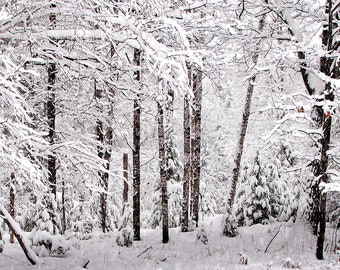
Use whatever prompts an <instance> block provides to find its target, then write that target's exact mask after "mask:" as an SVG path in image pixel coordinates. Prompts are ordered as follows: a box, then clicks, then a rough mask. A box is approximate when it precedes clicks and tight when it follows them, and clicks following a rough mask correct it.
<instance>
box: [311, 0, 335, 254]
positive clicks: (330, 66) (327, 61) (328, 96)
mask: <svg viewBox="0 0 340 270" xmlns="http://www.w3.org/2000/svg"><path fill="white" fill-rule="evenodd" d="M325 13H326V14H327V15H328V21H327V23H326V24H325V25H324V29H323V36H322V44H323V45H324V46H325V48H327V52H326V55H325V56H324V57H322V58H321V64H320V71H321V72H323V73H324V74H325V75H327V76H329V77H331V78H334V79H339V78H340V68H339V63H338V59H337V56H335V55H334V54H335V53H336V52H337V51H338V49H339V47H340V42H338V41H334V40H333V37H334V36H335V35H336V33H334V31H337V32H338V33H339V29H338V27H339V25H338V21H339V19H340V18H339V17H340V15H339V9H333V1H332V0H327V1H326V11H325ZM338 33H337V34H338ZM332 87H333V86H332V85H331V84H330V83H326V86H325V91H324V102H327V101H331V102H332V101H334V97H335V95H334V89H333V88H332ZM324 108H325V107H324V106H322V110H323V111H322V122H323V126H322V128H323V136H322V139H321V155H320V171H321V174H322V177H321V183H328V175H327V168H328V154H327V151H328V150H329V145H330V142H331V127H332V115H331V110H329V111H325V109H324ZM320 193H321V197H320V209H319V212H320V214H319V217H320V224H319V230H318V235H317V237H318V238H317V245H316V257H317V259H319V260H323V250H324V241H325V232H326V203H327V193H322V191H321V190H320Z"/></svg>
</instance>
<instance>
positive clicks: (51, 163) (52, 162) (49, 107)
mask: <svg viewBox="0 0 340 270" xmlns="http://www.w3.org/2000/svg"><path fill="white" fill-rule="evenodd" d="M51 7H52V8H55V7H56V5H55V4H52V5H51ZM49 20H50V25H49V30H50V29H54V28H55V25H56V14H55V13H51V14H50V17H49ZM50 43H52V41H51V42H50ZM47 73H48V86H47V92H48V97H47V102H46V114H47V125H48V141H49V144H50V145H51V146H53V144H54V139H55V120H56V110H55V84H56V74H57V67H56V63H55V62H54V60H53V59H49V63H48V67H47ZM56 163H57V158H56V155H55V153H54V151H53V150H52V151H51V154H49V155H48V168H47V169H48V172H49V175H48V177H49V185H50V191H51V192H52V194H54V197H55V198H56V195H57V168H56Z"/></svg>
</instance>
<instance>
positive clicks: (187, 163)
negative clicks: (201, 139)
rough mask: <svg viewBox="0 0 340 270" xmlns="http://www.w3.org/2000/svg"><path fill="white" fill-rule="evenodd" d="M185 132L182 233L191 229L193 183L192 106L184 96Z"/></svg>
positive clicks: (189, 69)
mask: <svg viewBox="0 0 340 270" xmlns="http://www.w3.org/2000/svg"><path fill="white" fill-rule="evenodd" d="M188 76H189V82H190V83H191V81H192V80H191V67H190V66H189V65H188ZM183 130H184V138H183V141H184V147H183V148H184V149H183V150H184V151H183V152H184V173H183V201H182V224H181V230H182V232H187V231H188V227H189V202H190V201H189V199H190V182H191V180H190V179H191V147H190V142H191V141H190V137H191V131H190V130H191V124H190V104H189V95H188V94H187V95H185V96H184V110H183Z"/></svg>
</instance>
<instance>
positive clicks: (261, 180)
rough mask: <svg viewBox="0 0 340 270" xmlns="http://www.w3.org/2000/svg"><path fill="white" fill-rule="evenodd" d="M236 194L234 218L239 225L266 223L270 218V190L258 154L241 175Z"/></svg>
mask: <svg viewBox="0 0 340 270" xmlns="http://www.w3.org/2000/svg"><path fill="white" fill-rule="evenodd" d="M241 179H242V181H241V186H240V189H239V191H238V194H237V202H236V218H237V222H238V225H239V226H243V225H247V226H250V225H253V224H266V223H268V222H269V218H270V211H271V205H270V191H269V188H268V183H267V177H266V175H265V173H264V167H263V164H262V161H261V160H260V156H259V154H257V155H256V157H255V159H254V164H253V165H252V166H251V165H248V166H247V167H246V168H245V170H244V172H243V173H242V176H241Z"/></svg>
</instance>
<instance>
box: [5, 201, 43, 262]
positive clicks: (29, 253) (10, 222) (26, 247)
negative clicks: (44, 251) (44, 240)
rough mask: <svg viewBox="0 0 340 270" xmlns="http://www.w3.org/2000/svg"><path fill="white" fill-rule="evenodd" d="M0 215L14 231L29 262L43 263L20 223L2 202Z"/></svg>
mask: <svg viewBox="0 0 340 270" xmlns="http://www.w3.org/2000/svg"><path fill="white" fill-rule="evenodd" d="M0 216H1V218H2V219H3V220H4V221H5V223H6V224H7V226H8V227H9V228H10V229H11V230H12V231H13V233H14V235H15V237H16V238H17V239H18V242H19V244H20V246H21V248H22V250H23V251H24V253H25V255H26V257H27V259H28V260H29V262H30V263H31V264H33V265H36V264H40V263H41V261H40V259H39V258H38V256H37V255H36V254H35V253H34V251H33V250H32V249H31V245H30V243H29V241H28V240H27V239H26V237H25V236H24V234H23V232H22V230H21V229H20V226H19V224H18V223H16V222H15V221H14V219H13V218H12V217H11V215H10V214H9V213H8V211H7V210H6V209H5V207H4V206H3V205H2V204H0Z"/></svg>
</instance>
